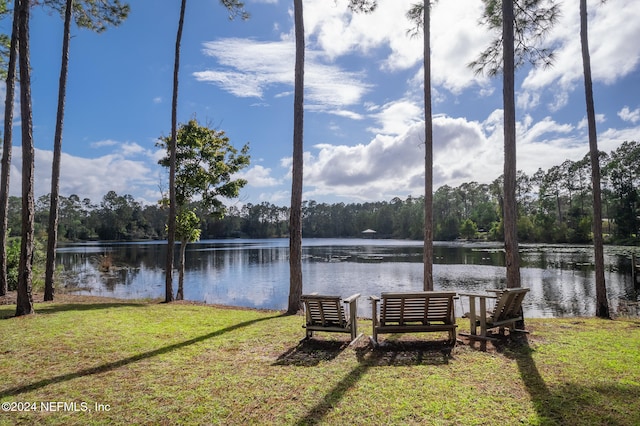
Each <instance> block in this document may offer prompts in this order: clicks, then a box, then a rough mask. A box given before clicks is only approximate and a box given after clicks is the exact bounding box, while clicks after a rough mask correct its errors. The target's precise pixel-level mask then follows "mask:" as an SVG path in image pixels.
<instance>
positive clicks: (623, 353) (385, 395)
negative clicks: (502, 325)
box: [0, 298, 640, 425]
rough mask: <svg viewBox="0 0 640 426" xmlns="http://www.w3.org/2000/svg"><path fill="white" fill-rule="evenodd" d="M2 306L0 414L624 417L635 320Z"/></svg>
mask: <svg viewBox="0 0 640 426" xmlns="http://www.w3.org/2000/svg"><path fill="white" fill-rule="evenodd" d="M361 303H366V302H361ZM14 310H15V306H14V305H5V306H0V318H1V319H0V375H1V380H0V401H1V402H2V403H3V405H2V407H3V411H2V412H0V424H1V425H13V424H28V425H31V424H64V425H69V424H109V425H111V424H149V425H158V424H167V425H173V424H224V425H245V424H256V425H271V424H272V425H303V424H327V425H341V424H362V425H380V424H385V425H386V424H397V425H411V424H416V425H425V424H426V425H430V424H433V425H474V424H475V425H511V424H525V425H526V424H533V425H537V424H543V425H554V424H557V425H638V424H640V404H639V403H638V400H640V320H638V319H617V320H614V321H608V320H599V319H594V318H571V319H553V320H549V319H528V320H527V328H528V329H529V330H530V332H531V333H530V334H529V335H528V336H527V337H524V338H521V339H520V340H518V341H515V342H511V343H509V342H503V343H500V344H497V345H496V346H495V347H494V346H493V345H491V344H489V345H488V347H487V348H486V350H481V349H482V348H481V347H480V345H479V344H478V343H476V344H475V345H469V343H468V342H467V341H465V343H464V344H458V345H457V346H456V347H455V349H453V351H451V352H450V353H449V352H448V351H447V350H444V349H443V348H442V347H440V346H439V345H438V344H437V343H435V342H425V341H424V340H421V339H429V340H431V339H434V338H440V337H444V335H442V336H439V335H438V334H432V335H417V336H403V337H401V338H400V339H399V340H396V339H395V338H394V337H393V336H389V335H384V336H382V339H383V340H385V341H386V342H388V344H386V345H384V346H383V347H382V348H380V349H376V350H373V349H372V348H371V347H370V345H369V344H368V339H366V338H364V339H361V340H360V341H359V342H358V344H356V345H354V346H348V335H346V334H344V335H340V334H338V335H332V334H321V335H319V338H318V339H317V340H314V341H310V342H303V343H300V344H299V341H300V339H301V338H302V337H303V336H304V330H303V329H302V327H301V325H302V322H303V317H302V316H283V315H281V314H280V313H279V312H264V311H255V310H243V309H225V308H219V307H212V306H200V305H190V304H162V303H157V302H146V301H140V302H136V301H117V300H107V299H105V300H91V301H88V302H87V301H83V299H80V298H78V299H77V301H76V300H75V299H74V300H72V301H71V302H68V303H61V302H56V303H38V304H36V314H35V315H32V316H29V317H22V318H14V317H12V316H13V313H14ZM359 325H360V326H361V329H362V331H364V332H365V334H366V335H368V334H370V333H371V331H370V327H371V323H370V321H367V320H361V321H360V322H359ZM459 325H460V327H459V329H460V330H463V331H464V330H466V329H468V324H467V323H465V322H464V320H462V319H460V320H459ZM416 337H417V338H418V339H417V340H416ZM5 403H9V404H8V405H7V404H5ZM65 403H66V404H65ZM7 409H8V410H18V409H21V410H22V411H6V410H7ZM27 409H30V410H31V411H26V410H27Z"/></svg>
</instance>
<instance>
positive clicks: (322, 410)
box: [296, 364, 371, 426]
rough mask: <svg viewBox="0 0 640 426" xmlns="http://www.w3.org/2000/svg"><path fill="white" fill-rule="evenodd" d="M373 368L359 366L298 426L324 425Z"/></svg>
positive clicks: (300, 421) (301, 420) (337, 384)
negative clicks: (334, 408)
mask: <svg viewBox="0 0 640 426" xmlns="http://www.w3.org/2000/svg"><path fill="white" fill-rule="evenodd" d="M369 368H371V366H370V365H367V364H359V365H358V366H357V367H356V368H354V369H353V370H351V371H350V372H349V373H348V374H347V375H345V376H344V377H343V378H342V380H340V381H339V382H338V383H336V385H335V386H334V387H333V388H332V389H331V390H330V391H329V392H328V393H327V394H326V395H325V396H324V398H322V400H321V401H320V402H318V403H317V404H316V405H315V406H314V407H312V408H311V409H310V410H309V412H308V413H307V415H306V416H304V417H303V418H301V419H300V420H298V421H297V422H296V425H298V426H303V425H315V424H319V423H322V420H323V419H324V418H325V417H326V416H327V414H329V413H330V412H331V411H332V410H333V407H335V406H336V404H338V402H340V400H341V399H342V398H344V395H345V394H346V393H347V391H348V390H349V389H351V388H352V387H353V386H354V385H355V384H356V383H358V381H359V380H360V378H361V377H362V376H363V375H364V374H365V373H366V372H367V370H368V369H369Z"/></svg>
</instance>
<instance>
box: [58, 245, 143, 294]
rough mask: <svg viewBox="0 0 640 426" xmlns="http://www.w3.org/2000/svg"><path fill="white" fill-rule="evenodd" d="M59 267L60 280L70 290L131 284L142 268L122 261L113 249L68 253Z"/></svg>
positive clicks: (110, 289)
mask: <svg viewBox="0 0 640 426" xmlns="http://www.w3.org/2000/svg"><path fill="white" fill-rule="evenodd" d="M62 259H63V262H62V263H61V266H62V268H59V272H58V277H59V278H60V282H61V283H62V284H63V286H64V287H65V288H66V289H69V290H89V289H93V288H104V289H106V290H109V291H113V290H114V289H115V287H116V286H117V285H118V284H122V285H125V286H127V285H131V283H132V282H133V281H134V279H135V277H136V276H137V275H138V273H139V272H140V268H139V267H136V266H132V265H131V264H130V262H122V261H120V259H119V257H118V258H116V257H115V256H114V254H113V252H111V251H105V252H103V253H73V254H71V255H66V256H64V257H63V258H62Z"/></svg>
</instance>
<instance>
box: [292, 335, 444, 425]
mask: <svg viewBox="0 0 640 426" xmlns="http://www.w3.org/2000/svg"><path fill="white" fill-rule="evenodd" d="M345 345H348V343H346V344H345ZM452 349H453V346H452V345H451V344H449V343H446V342H438V341H418V340H416V341H394V342H393V343H391V342H384V344H382V345H380V346H378V347H376V348H374V347H373V346H371V344H370V343H369V341H368V340H365V342H364V343H358V344H357V345H356V346H355V347H354V350H355V353H356V357H357V359H358V365H357V366H356V367H355V368H353V369H352V370H351V371H350V372H349V373H347V374H346V375H345V376H344V377H343V378H342V380H340V381H339V382H338V383H336V385H335V386H334V387H333V388H331V390H329V391H328V392H327V393H326V395H325V396H324V398H322V400H320V401H319V402H318V403H317V404H316V405H315V406H313V407H312V408H311V409H310V410H309V412H308V413H307V415H306V416H304V417H303V418H301V419H300V420H299V421H298V422H296V425H298V426H303V425H314V424H319V423H322V420H323V419H324V418H325V417H326V416H327V414H329V413H330V412H331V411H332V410H333V408H334V407H335V406H336V405H337V404H338V403H339V402H340V400H342V398H344V395H345V394H346V393H347V392H348V391H349V389H351V388H352V387H353V386H355V385H356V383H358V381H360V379H361V378H362V376H364V374H365V373H366V372H367V371H368V370H369V369H370V368H372V367H378V366H406V365H421V364H429V365H445V364H448V362H449V359H450V358H451V351H452ZM340 350H342V349H340ZM338 353H339V352H338ZM336 356H337V354H336Z"/></svg>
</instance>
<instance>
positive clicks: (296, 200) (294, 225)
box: [287, 0, 304, 314]
mask: <svg viewBox="0 0 640 426" xmlns="http://www.w3.org/2000/svg"><path fill="white" fill-rule="evenodd" d="M293 9H294V22H295V34H296V64H295V85H294V98H293V169H292V176H291V211H290V217H289V304H288V308H287V313H289V314H295V313H296V312H298V311H299V310H300V308H301V306H300V296H302V168H303V149H304V146H303V130H304V17H303V14H302V0H293Z"/></svg>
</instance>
